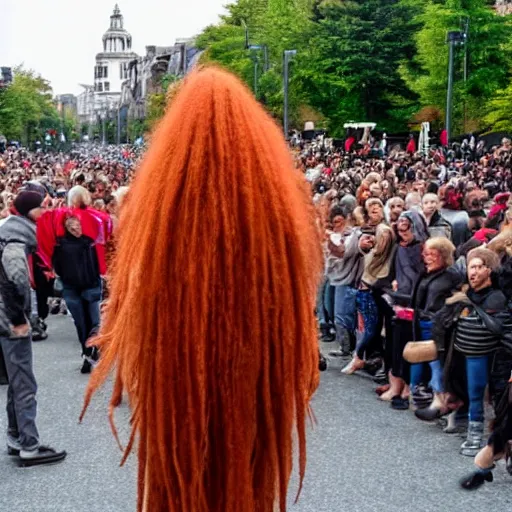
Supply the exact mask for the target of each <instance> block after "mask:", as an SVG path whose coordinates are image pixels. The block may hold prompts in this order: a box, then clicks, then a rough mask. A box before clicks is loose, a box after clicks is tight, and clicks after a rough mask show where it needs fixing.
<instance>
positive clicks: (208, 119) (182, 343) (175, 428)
mask: <svg viewBox="0 0 512 512" xmlns="http://www.w3.org/2000/svg"><path fill="white" fill-rule="evenodd" d="M205 205H208V206H207V207H205ZM123 210H124V211H123V214H122V219H121V224H120V229H119V244H118V248H117V255H116V262H115V265H114V270H113V276H112V281H111V284H112V288H111V297H110V301H109V304H108V306H107V309H106V313H105V319H104V324H103V326H102V329H101V332H100V336H99V338H98V339H97V340H95V343H97V344H98V345H99V347H100V350H101V351H102V357H101V359H100V363H99V365H98V367H97V368H96V369H95V371H94V372H93V374H92V376H91V380H90V382H89V386H88V389H87V394H86V405H87V404H88V403H89V401H90V399H91V396H92V394H93V393H94V392H95V391H96V390H97V389H98V388H99V386H100V385H102V384H103V383H104V382H105V380H106V379H107V377H108V376H109V374H110V373H111V372H112V371H113V370H114V369H115V371H116V372H117V376H118V379H117V383H118V384H120V383H122V384H123V385H124V389H125V390H126V392H127V393H128V396H129V400H130V404H131V406H132V411H133V412H132V420H131V424H132V429H133V430H132V435H131V439H130V441H129V443H128V445H127V447H126V452H125V457H124V459H123V460H125V459H126V457H127V456H128V454H129V452H130V451H131V450H132V448H133V446H134V440H135V438H137V441H138V442H137V445H138V462H139V466H138V504H137V510H138V511H139V512H185V511H186V512H254V511H259V512H272V511H273V510H275V508H274V507H275V506H276V504H278V506H279V508H280V510H281V512H284V511H285V509H286V508H287V494H288V484H289V481H290V475H291V472H292V465H293V464H292V459H293V455H294V453H296V452H298V454H299V475H300V481H301V482H302V480H303V478H304V472H305V464H306V459H305V457H306V419H307V417H308V414H309V401H310V399H311V396H312V394H313V392H314V390H315V388H316V386H317V384H318V379H319V373H318V363H319V355H318V342H317V323H316V319H315V314H314V308H315V295H316V291H317V286H318V283H319V279H320V276H321V267H322V258H321V245H320V237H319V234H318V230H317V227H316V225H315V214H314V208H313V205H312V203H311V198H310V193H309V191H308V188H307V185H306V183H305V182H304V179H303V177H302V176H301V175H300V173H298V171H296V170H295V169H294V166H293V161H292V158H291V155H290V153H289V151H288V148H287V146H286V143H285V140H284V138H283V135H282V133H281V130H280V128H279V127H278V126H277V125H276V124H275V122H274V121H273V120H272V119H271V118H270V116H268V114H267V113H266V112H265V111H264V110H263V108H262V107H261V106H260V104H259V103H258V102H257V101H256V100H255V99H254V97H253V96H252V94H251V93H250V92H249V91H248V89H247V88H246V87H245V86H244V85H242V84H241V82H240V81H239V80H238V79H237V78H235V77H234V76H233V75H231V74H229V73H227V72H224V71H221V70H219V69H216V68H206V69H202V70H200V71H197V72H194V73H192V74H191V75H189V76H188V77H187V79H186V80H185V83H184V85H183V87H182V88H181V89H180V91H179V92H178V94H177V96H176V98H175V99H174V100H173V103H172V105H171V107H170V108H169V109H168V110H167V112H166V114H165V116H164V118H163V120H162V121H161V123H160V124H159V126H158V128H157V130H156V132H155V133H154V135H153V138H152V141H151V146H150V148H149V150H148V152H147V154H146V157H145V159H144V161H143V163H142V166H141V167H140V169H139V171H138V174H137V177H136V179H135V180H134V183H133V185H132V186H131V188H130V193H129V196H128V197H127V202H126V204H125V205H124V206H123ZM141 219H144V222H141ZM141 304H143V305H144V307H141ZM117 391H118V390H117ZM118 396H119V394H118V392H116V393H114V396H113V400H114V403H113V405H115V404H116V403H117V399H118Z"/></svg>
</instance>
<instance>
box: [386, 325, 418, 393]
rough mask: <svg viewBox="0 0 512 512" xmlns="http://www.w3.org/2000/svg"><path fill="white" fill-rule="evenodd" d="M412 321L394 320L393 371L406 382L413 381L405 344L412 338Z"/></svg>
mask: <svg viewBox="0 0 512 512" xmlns="http://www.w3.org/2000/svg"><path fill="white" fill-rule="evenodd" d="M412 327H413V326H412V322H408V321H407V320H398V319H397V318H395V319H394V320H393V354H392V361H391V373H392V374H393V375H394V376H395V377H398V378H400V379H403V380H404V381H405V383H406V384H410V382H411V365H410V364H409V363H408V362H407V361H406V360H405V359H404V357H403V353H404V348H405V345H406V344H407V343H408V342H409V341H411V340H412V335H413V332H412Z"/></svg>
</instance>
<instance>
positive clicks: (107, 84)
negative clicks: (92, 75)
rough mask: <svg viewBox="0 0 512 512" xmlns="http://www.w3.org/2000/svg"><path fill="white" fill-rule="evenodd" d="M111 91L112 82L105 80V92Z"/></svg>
mask: <svg viewBox="0 0 512 512" xmlns="http://www.w3.org/2000/svg"><path fill="white" fill-rule="evenodd" d="M109 91H110V82H105V92H109Z"/></svg>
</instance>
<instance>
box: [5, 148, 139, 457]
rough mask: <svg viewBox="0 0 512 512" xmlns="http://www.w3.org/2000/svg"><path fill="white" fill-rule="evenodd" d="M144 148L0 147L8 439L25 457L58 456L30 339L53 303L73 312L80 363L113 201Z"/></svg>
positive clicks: (109, 237)
mask: <svg viewBox="0 0 512 512" xmlns="http://www.w3.org/2000/svg"><path fill="white" fill-rule="evenodd" d="M141 152H142V148H133V147H129V146H118V147H114V146H113V147H105V146H94V145H80V146H76V147H74V148H73V150H72V151H71V152H70V153H67V154H63V153H58V154H55V153H45V152H43V151H36V152H30V151H27V150H26V149H23V148H21V149H20V148H17V147H9V148H7V150H6V151H4V152H3V153H2V154H0V203H1V204H0V212H1V213H0V217H1V220H0V345H1V349H2V350H0V384H7V385H8V388H7V418H8V431H7V449H8V453H9V455H12V456H17V457H19V463H20V465H21V466H34V465H39V464H48V463H55V462H60V461H61V460H63V459H64V458H65V457H66V452H65V451H63V450H60V451H59V450H56V449H54V448H51V447H49V446H45V445H42V444H41V443H40V440H39V433H38V431H37V427H36V421H35V420H36V398H35V397H36V390H37V384H36V380H35V377H34V373H33V368H32V348H31V346H32V341H42V340H45V339H46V338H47V334H46V330H47V324H46V319H47V317H48V315H49V314H50V312H52V313H58V312H62V313H67V312H68V311H69V313H70V314H71V316H72V317H73V320H74V324H75V328H76V332H77V337H78V340H79V342H80V345H81V352H82V365H81V372H82V373H84V374H88V373H90V372H91V371H92V369H93V367H94V366H95V364H96V363H97V361H98V357H99V354H98V351H97V350H96V348H95V347H94V346H91V345H89V344H88V341H89V340H90V339H91V338H92V337H93V336H94V335H95V333H97V331H98V329H99V325H100V310H101V303H102V301H103V300H104V299H105V297H106V295H107V292H108V282H106V281H105V278H106V276H108V272H107V267H108V264H109V261H110V260H111V259H112V256H113V252H114V247H115V237H116V228H117V221H118V215H119V210H120V207H121V203H122V201H123V199H124V198H125V196H126V194H127V192H128V185H129V184H130V182H131V180H132V179H133V177H134V173H135V168H136V165H137V163H138V160H139V157H140V156H141Z"/></svg>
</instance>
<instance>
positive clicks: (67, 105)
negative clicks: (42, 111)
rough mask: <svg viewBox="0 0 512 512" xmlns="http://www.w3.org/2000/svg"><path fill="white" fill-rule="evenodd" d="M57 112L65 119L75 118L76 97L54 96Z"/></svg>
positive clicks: (71, 95) (70, 95) (72, 95)
mask: <svg viewBox="0 0 512 512" xmlns="http://www.w3.org/2000/svg"><path fill="white" fill-rule="evenodd" d="M55 102H56V104H57V110H58V111H59V112H60V113H61V114H63V115H64V116H66V117H69V118H76V115H77V103H78V100H77V97H76V96H75V95H74V94H59V95H58V96H55Z"/></svg>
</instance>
